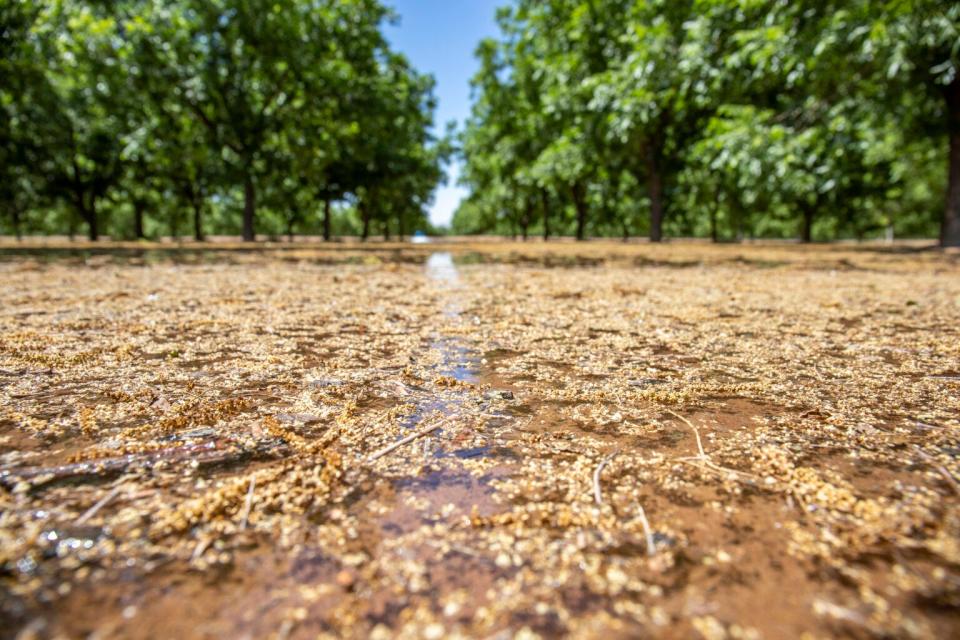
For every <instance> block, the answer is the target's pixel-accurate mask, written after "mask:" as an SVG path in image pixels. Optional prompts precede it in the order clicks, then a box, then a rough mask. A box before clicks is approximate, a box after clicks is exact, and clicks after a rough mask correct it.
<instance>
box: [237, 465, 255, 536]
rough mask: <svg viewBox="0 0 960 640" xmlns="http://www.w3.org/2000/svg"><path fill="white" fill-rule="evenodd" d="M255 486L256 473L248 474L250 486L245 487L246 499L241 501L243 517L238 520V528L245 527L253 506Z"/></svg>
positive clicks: (242, 528)
mask: <svg viewBox="0 0 960 640" xmlns="http://www.w3.org/2000/svg"><path fill="white" fill-rule="evenodd" d="M256 486H257V474H253V475H252V476H250V488H249V489H247V499H246V500H245V501H244V503H243V518H242V519H241V520H240V530H241V531H243V530H244V529H246V528H247V519H248V518H249V517H250V509H251V508H253V490H254V489H255V488H256Z"/></svg>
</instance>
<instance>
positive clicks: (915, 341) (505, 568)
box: [0, 243, 960, 640]
mask: <svg viewBox="0 0 960 640" xmlns="http://www.w3.org/2000/svg"><path fill="white" fill-rule="evenodd" d="M398 247H399V245H398ZM666 249H669V250H665V249H664V248H661V247H643V246H627V245H619V244H614V243H610V244H609V245H605V246H601V245H599V244H598V245H593V244H589V245H586V246H585V247H584V246H576V245H562V244H558V245H556V246H552V247H550V246H546V245H530V246H527V247H523V246H520V245H516V244H508V243H504V244H500V245H497V244H487V245H484V244H483V243H477V244H475V245H470V246H468V247H464V246H462V245H449V246H444V247H439V248H438V247H428V248H427V249H423V248H414V249H409V250H408V249H406V248H396V249H389V250H378V251H369V252H366V253H364V252H362V251H360V250H359V249H357V248H356V247H352V246H346V247H343V248H338V249H337V250H333V251H327V250H324V251H313V252H312V253H311V251H312V250H310V249H308V248H304V247H294V248H284V249H282V250H279V249H278V250H275V251H273V250H267V251H262V252H250V251H236V252H233V253H229V259H223V256H221V255H212V256H211V255H207V254H203V255H202V256H199V257H198V256H194V258H196V259H194V258H191V259H189V260H186V259H179V258H175V257H171V256H175V255H176V254H175V252H171V255H167V254H163V253H161V254H158V255H154V254H148V255H146V256H144V255H140V254H130V255H127V254H126V253H124V252H118V253H112V254H111V253H109V252H105V253H103V254H102V255H79V256H77V255H74V254H69V255H59V254H54V255H51V254H50V253H49V252H47V253H45V252H44V251H40V250H35V251H33V252H32V253H30V252H28V253H22V252H21V253H19V254H8V255H6V256H5V258H4V260H3V261H2V262H0V277H2V284H0V296H2V300H3V302H4V304H3V308H2V310H0V525H2V526H0V563H2V564H0V571H2V574H0V635H2V636H4V637H18V636H19V637H23V638H27V637H37V638H54V637H87V636H91V635H94V636H96V637H130V638H150V637H185V638H208V637H209V638H219V637H237V638H244V637H249V638H261V637H275V638H312V637H317V636H322V637H417V638H419V637H427V638H440V637H456V636H469V637H515V636H516V637H527V638H532V637H538V636H539V637H555V636H562V635H567V636H573V637H599V636H605V637H606V636H610V637H636V636H654V637H664V638H680V637H684V638H686V637H698V636H699V637H704V638H708V639H710V640H712V639H714V638H718V639H719V638H790V637H802V636H805V635H806V636H809V637H838V636H842V637H851V636H852V637H864V638H869V637H884V638H885V637H898V638H899V637H903V638H940V637H950V636H953V635H956V634H957V633H958V631H960V614H958V611H960V609H958V607H960V515H958V514H960V509H958V508H957V507H958V503H960V495H958V488H957V482H958V479H960V463H958V461H957V455H958V453H960V436H958V434H960V431H958V429H960V419H958V416H960V380H958V376H957V375H956V372H957V371H960V324H958V323H957V318H958V317H960V265H958V263H957V261H956V259H955V257H954V256H952V255H950V254H943V253H938V252H913V251H901V252H892V251H876V252H865V251H859V250H850V249H843V248H835V247H834V248H826V247H821V248H810V249H806V250H802V251H801V250H799V249H798V248H795V247H781V246H766V247H750V248H743V247H736V248H732V247H731V248H715V247H709V246H704V245H676V246H672V247H667V248H666ZM131 251H132V250H131ZM218 251H220V252H221V253H223V252H224V251H226V250H224V249H222V248H221V249H219V250H218ZM181 258H182V256H181ZM201 258H202V259H201ZM91 259H92V260H93V262H92V263H90V260H91ZM93 273H95V276H94V275H93ZM433 427H436V428H433ZM427 428H432V430H430V431H429V433H424V435H422V436H421V437H417V438H416V439H413V440H412V441H411V442H409V443H407V444H405V445H403V446H401V447H399V448H397V449H395V450H393V451H391V452H390V453H387V454H385V455H378V452H380V451H382V450H383V448H384V447H385V446H387V445H389V444H391V443H393V442H396V441H397V440H398V439H400V438H402V437H405V436H409V435H411V434H414V433H420V432H425V431H426V429H427ZM698 443H699V444H698ZM701 449H702V453H701ZM601 464H602V466H601ZM598 468H600V471H599V472H598V471H597V470H598ZM598 492H599V495H600V498H601V502H600V503H597V501H596V495H597V493H598ZM648 545H649V546H648Z"/></svg>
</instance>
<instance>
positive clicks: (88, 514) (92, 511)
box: [74, 486, 123, 525]
mask: <svg viewBox="0 0 960 640" xmlns="http://www.w3.org/2000/svg"><path fill="white" fill-rule="evenodd" d="M122 490H123V486H116V487H114V488H113V490H112V491H110V493H108V494H107V495H105V496H103V497H102V498H100V499H99V500H97V501H96V503H94V505H93V506H92V507H90V508H89V509H87V510H86V511H84V512H83V515H81V516H80V517H79V518H77V521H76V522H75V523H74V524H78V525H81V524H84V523H85V522H86V521H87V520H89V519H90V518H92V517H93V516H95V515H97V512H98V511H100V509H103V508H104V507H105V506H107V503H108V502H110V501H111V500H113V499H114V498H116V497H117V495H118V494H119V493H120V492H121V491H122Z"/></svg>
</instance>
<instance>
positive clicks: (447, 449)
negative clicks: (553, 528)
mask: <svg viewBox="0 0 960 640" xmlns="http://www.w3.org/2000/svg"><path fill="white" fill-rule="evenodd" d="M424 269H425V274H426V277H427V280H428V281H429V282H430V284H431V286H432V287H434V288H435V290H436V291H437V292H439V294H440V298H441V304H440V305H439V309H438V314H437V317H436V320H435V321H434V323H433V326H434V331H433V332H432V334H431V337H430V341H429V344H428V346H427V348H426V350H425V352H424V353H423V358H424V360H426V361H428V362H430V363H431V364H430V365H429V367H428V368H429V369H431V370H432V371H433V373H434V375H435V377H436V380H437V381H438V382H443V384H440V385H435V387H434V388H431V389H425V388H415V389H410V391H411V392H412V393H411V397H412V398H413V404H414V409H413V411H412V412H411V414H410V416H409V417H408V418H407V419H406V420H405V421H404V426H405V427H407V428H409V429H415V428H418V427H419V426H420V425H421V423H423V422H424V421H426V420H433V419H438V418H443V419H448V420H451V421H452V422H454V423H456V422H458V421H462V420H471V419H475V417H476V415H477V414H478V413H482V414H483V417H484V418H485V422H484V426H485V427H486V428H489V429H491V430H494V433H491V434H490V436H489V438H481V440H480V441H479V442H477V438H476V435H477V434H476V433H473V434H471V437H470V440H469V442H467V443H465V444H466V446H460V445H459V444H458V442H460V441H461V440H462V439H463V438H461V437H460V434H458V433H456V431H457V427H454V428H452V429H451V430H450V431H451V432H453V433H444V431H445V430H444V429H440V430H437V431H436V432H434V433H433V434H431V435H430V436H429V437H427V438H425V439H424V442H423V443H422V444H421V445H420V447H421V451H423V453H424V454H425V455H427V456H429V457H431V458H433V459H434V460H437V461H438V462H437V464H438V465H439V468H435V469H432V470H431V471H430V472H429V473H428V475H427V476H426V477H425V478H416V479H410V478H399V479H397V480H396V481H395V483H394V488H395V489H396V491H397V499H396V500H395V501H394V504H393V505H392V506H391V510H390V512H389V513H388V515H387V516H386V518H385V520H386V521H387V522H388V523H389V527H390V528H391V531H393V532H398V531H401V530H404V529H403V528H398V527H397V525H396V520H398V519H399V520H401V521H404V522H406V523H407V525H409V527H415V526H417V525H418V518H417V517H416V516H415V515H413V514H411V513H409V510H408V509H407V508H406V507H405V506H404V505H406V504H415V503H419V504H424V503H426V504H430V505H433V506H436V507H438V508H439V507H444V506H446V509H447V511H448V512H450V507H449V506H447V505H451V504H452V505H454V506H455V507H456V509H455V510H454V511H453V512H450V513H451V515H466V514H470V513H471V512H472V511H473V510H474V508H477V510H478V511H482V512H491V511H492V510H495V509H496V505H495V504H494V503H493V501H492V500H491V494H492V488H491V487H490V486H489V480H490V479H491V478H492V477H493V476H494V475H497V474H498V473H502V470H499V469H498V470H497V471H495V472H494V474H493V475H484V476H481V477H479V478H478V477H476V476H474V475H473V474H471V473H470V472H469V471H468V470H467V469H466V468H465V467H464V465H463V463H462V462H461V461H463V460H471V459H476V458H490V457H497V458H503V459H504V460H503V462H507V461H508V460H509V454H510V452H509V450H507V449H506V448H504V447H502V446H499V445H498V441H499V437H498V436H500V435H502V432H503V428H504V426H505V422H506V421H507V420H509V416H507V415H506V413H505V412H503V411H502V410H501V409H500V408H497V407H491V406H489V404H488V403H486V402H484V400H483V398H484V396H479V397H478V393H477V389H478V388H479V387H480V386H481V385H482V384H483V382H484V381H485V380H484V376H483V371H482V367H481V361H482V358H481V356H480V353H479V349H478V347H477V345H475V344H474V343H473V342H472V341H471V340H470V339H469V338H468V337H464V336H463V333H464V332H463V324H464V323H465V322H466V320H465V319H464V318H463V316H462V308H463V291H464V285H463V283H462V281H461V280H460V275H459V272H458V270H457V267H456V265H455V264H454V261H453V257H452V256H451V254H450V253H447V252H436V253H433V254H431V255H430V257H429V258H428V259H427V261H426V264H425V267H424ZM451 381H452V382H451ZM492 393H493V394H496V393H497V392H495V391H494V392H492ZM487 396H488V397H489V396H490V394H489V393H488V394H487ZM439 459H442V460H443V462H442V463H440V462H439Z"/></svg>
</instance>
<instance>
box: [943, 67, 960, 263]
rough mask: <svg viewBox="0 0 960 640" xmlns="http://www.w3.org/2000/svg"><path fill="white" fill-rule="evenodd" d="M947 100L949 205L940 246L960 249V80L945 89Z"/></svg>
mask: <svg viewBox="0 0 960 640" xmlns="http://www.w3.org/2000/svg"><path fill="white" fill-rule="evenodd" d="M944 97H945V98H946V100H947V135H948V136H949V139H950V142H949V144H950V151H949V153H950V155H949V160H948V163H949V164H948V168H947V203H946V207H945V209H944V211H943V223H942V225H941V226H940V246H942V247H960V78H955V79H954V80H953V82H951V83H950V84H949V85H948V86H947V87H946V88H945V89H944Z"/></svg>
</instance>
